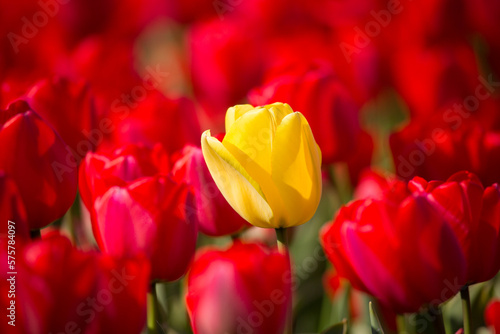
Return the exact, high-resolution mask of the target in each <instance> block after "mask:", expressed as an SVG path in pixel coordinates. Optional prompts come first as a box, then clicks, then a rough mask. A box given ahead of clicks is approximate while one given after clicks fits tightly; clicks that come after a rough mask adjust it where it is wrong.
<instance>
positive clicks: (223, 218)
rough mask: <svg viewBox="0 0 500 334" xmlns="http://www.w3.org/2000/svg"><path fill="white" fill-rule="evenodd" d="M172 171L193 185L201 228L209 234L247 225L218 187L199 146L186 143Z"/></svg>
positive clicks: (234, 229)
mask: <svg viewBox="0 0 500 334" xmlns="http://www.w3.org/2000/svg"><path fill="white" fill-rule="evenodd" d="M175 160H176V162H175V164H174V167H173V168H172V173H173V175H174V178H175V179H176V180H177V181H178V182H186V183H187V184H189V185H191V186H192V187H193V189H194V195H195V199H196V215H197V218H198V224H199V228H200V231H201V232H203V233H205V234H206V235H210V236H223V235H228V234H235V233H237V232H238V231H240V230H241V229H242V228H243V227H245V226H249V225H248V223H246V221H245V220H244V219H243V218H241V216H240V215H239V214H238V213H237V212H236V211H234V209H233V208H232V207H231V206H230V205H229V203H228V202H227V201H226V199H225V198H224V196H222V194H221V192H220V190H219V189H218V188H217V185H216V184H215V182H214V180H213V179H212V176H211V175H210V172H209V171H208V167H207V164H206V163H205V160H204V159H203V154H202V152H201V149H200V148H199V147H196V146H185V147H184V149H183V150H182V151H181V152H180V153H179V156H178V157H177V159H175Z"/></svg>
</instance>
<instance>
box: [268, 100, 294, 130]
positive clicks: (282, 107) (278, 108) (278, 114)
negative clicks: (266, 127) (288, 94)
mask: <svg viewBox="0 0 500 334" xmlns="http://www.w3.org/2000/svg"><path fill="white" fill-rule="evenodd" d="M264 108H266V109H268V110H269V111H270V112H271V113H272V115H273V116H274V121H275V123H276V126H278V125H280V124H281V121H282V120H283V118H284V117H285V116H286V115H288V114H291V113H293V109H292V108H291V107H290V106H289V105H288V104H286V103H281V102H275V103H273V104H268V105H266V106H264Z"/></svg>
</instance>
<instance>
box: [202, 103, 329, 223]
mask: <svg viewBox="0 0 500 334" xmlns="http://www.w3.org/2000/svg"><path fill="white" fill-rule="evenodd" d="M201 144H202V150H203V156H204V157H205V161H206V163H207V166H208V169H209V170H210V173H211V174H212V177H213V179H214V181H215V183H216V184H217V186H218V187H219V189H220V191H221V193H222V194H223V195H224V197H225V198H226V200H227V201H228V202H229V204H230V205H231V206H232V207H233V208H234V209H235V210H236V211H237V212H238V213H239V214H240V215H241V216H242V217H243V218H244V219H246V220H247V221H248V222H249V223H251V224H252V225H255V226H259V227H268V228H283V227H290V226H295V225H300V224H303V223H305V222H307V221H308V220H309V219H311V218H312V216H313V214H314V212H315V211H316V208H317V207H318V204H319V200H320V197H321V151H320V149H319V147H318V145H317V144H316V141H315V140H314V137H313V134H312V131H311V128H310V127H309V124H308V123H307V120H306V119H305V118H304V116H303V115H302V114H301V113H299V112H293V110H292V109H291V108H290V106H289V105H288V104H283V103H274V104H270V105H266V106H264V107H253V106H251V105H237V106H235V107H232V108H229V109H228V111H227V114H226V135H225V137H224V139H223V140H222V142H221V141H219V140H218V139H216V138H214V137H212V136H211V135H210V131H209V130H207V131H205V132H204V133H203V135H202V138H201Z"/></svg>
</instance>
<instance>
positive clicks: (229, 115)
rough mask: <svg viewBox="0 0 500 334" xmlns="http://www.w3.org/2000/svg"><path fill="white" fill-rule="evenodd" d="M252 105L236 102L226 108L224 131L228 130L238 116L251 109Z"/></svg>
mask: <svg viewBox="0 0 500 334" xmlns="http://www.w3.org/2000/svg"><path fill="white" fill-rule="evenodd" d="M253 109H254V107H253V106H252V105H250V104H238V105H235V106H234V107H231V108H229V109H227V112H226V132H229V129H230V128H231V126H232V125H233V124H234V122H236V120H237V119H238V118H240V117H241V116H243V115H244V114H246V113H247V112H248V111H250V110H253Z"/></svg>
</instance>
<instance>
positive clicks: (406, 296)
mask: <svg viewBox="0 0 500 334" xmlns="http://www.w3.org/2000/svg"><path fill="white" fill-rule="evenodd" d="M410 190H411V188H409V189H408V190H407V189H405V187H394V188H393V189H388V190H387V192H386V193H385V194H384V196H383V197H382V198H374V199H365V200H357V201H354V202H351V203H350V204H348V205H347V206H345V207H342V208H341V209H340V211H339V213H338V215H337V216H336V217H335V219H334V221H333V222H332V223H330V224H328V225H326V226H325V227H324V228H323V230H322V233H321V242H322V245H323V248H324V249H325V252H326V254H327V257H328V258H329V259H330V260H331V261H332V262H333V264H334V266H335V268H336V270H337V272H338V273H339V275H340V276H341V277H344V278H347V279H348V280H349V281H350V282H351V283H352V285H353V286H354V287H355V288H357V289H359V290H362V291H365V292H367V293H369V294H372V295H373V296H374V297H376V298H378V299H379V300H380V302H381V303H382V304H383V305H384V306H386V307H388V308H389V309H391V310H392V311H394V312H397V313H405V312H415V311H417V310H418V309H419V308H420V307H421V306H423V305H425V304H439V303H441V302H444V301H445V300H447V299H448V298H451V297H452V296H453V295H455V294H456V292H457V291H458V290H459V289H460V288H461V287H462V285H463V284H464V283H465V271H466V262H465V258H464V254H463V251H462V249H461V247H460V244H459V241H458V240H457V237H456V236H455V233H454V231H453V229H452V227H451V226H450V224H449V222H448V221H447V219H446V217H443V216H442V215H441V213H440V212H439V211H438V210H437V209H436V208H435V206H434V205H433V203H432V201H431V200H430V199H429V198H428V197H427V196H426V195H425V194H422V193H418V192H414V193H410ZM409 263H411V265H408V264H409Z"/></svg>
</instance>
